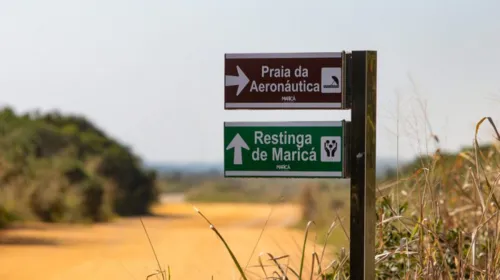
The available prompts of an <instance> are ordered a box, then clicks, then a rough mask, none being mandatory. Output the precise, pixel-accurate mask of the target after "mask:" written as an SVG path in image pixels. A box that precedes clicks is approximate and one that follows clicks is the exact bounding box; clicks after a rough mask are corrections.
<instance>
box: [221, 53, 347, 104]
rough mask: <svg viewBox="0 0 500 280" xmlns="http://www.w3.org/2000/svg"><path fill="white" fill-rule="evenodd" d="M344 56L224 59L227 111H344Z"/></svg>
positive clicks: (241, 56) (240, 56)
mask: <svg viewBox="0 0 500 280" xmlns="http://www.w3.org/2000/svg"><path fill="white" fill-rule="evenodd" d="M344 61H345V60H344V53H343V52H337V53H264V54H226V55H225V65H224V68H225V69H224V72H225V73H224V74H225V90H224V96H225V102H224V104H225V106H224V108H225V109H344V108H345V106H344V103H345V98H344V96H345V62H344Z"/></svg>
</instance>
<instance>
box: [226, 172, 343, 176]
mask: <svg viewBox="0 0 500 280" xmlns="http://www.w3.org/2000/svg"><path fill="white" fill-rule="evenodd" d="M225 174H226V176H248V177H298V176H304V177H342V172H338V171H226V172H225Z"/></svg>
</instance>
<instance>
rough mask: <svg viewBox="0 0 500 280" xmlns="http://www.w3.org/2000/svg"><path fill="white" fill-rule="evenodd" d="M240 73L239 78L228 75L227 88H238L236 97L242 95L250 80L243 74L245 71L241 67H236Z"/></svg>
mask: <svg viewBox="0 0 500 280" xmlns="http://www.w3.org/2000/svg"><path fill="white" fill-rule="evenodd" d="M236 70H237V71H238V76H228V75H226V87H228V86H238V91H236V96H238V95H240V93H241V91H242V90H243V89H244V88H245V86H246V85H247V84H248V82H249V80H248V77H247V75H245V73H243V70H241V68H240V67H239V66H236Z"/></svg>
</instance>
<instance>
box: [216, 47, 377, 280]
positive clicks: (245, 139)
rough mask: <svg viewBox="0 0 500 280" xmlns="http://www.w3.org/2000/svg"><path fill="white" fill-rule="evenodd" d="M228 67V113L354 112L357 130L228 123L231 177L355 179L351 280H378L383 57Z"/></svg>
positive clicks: (252, 60)
mask: <svg viewBox="0 0 500 280" xmlns="http://www.w3.org/2000/svg"><path fill="white" fill-rule="evenodd" d="M224 66H225V69H224V72H225V74H224V75H225V83H224V86H225V87H224V108H225V109H226V110H230V109H337V110H342V109H350V110H351V121H350V122H347V121H326V122H243V123H237V122H226V123H224V176H225V177H290V178H350V181H351V219H350V235H351V237H350V279H354V280H358V279H360V280H361V279H363V280H366V279H375V225H376V219H375V199H376V194H375V188H376V185H375V184H376V178H375V174H376V173H375V169H376V166H375V158H376V125H377V121H376V113H377V102H376V97H377V52H376V51H353V52H352V53H349V54H346V53H345V52H337V53H281V54H280V53H263V54H226V55H225V59H224Z"/></svg>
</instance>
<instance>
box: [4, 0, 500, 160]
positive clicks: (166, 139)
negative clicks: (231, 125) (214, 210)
mask: <svg viewBox="0 0 500 280" xmlns="http://www.w3.org/2000/svg"><path fill="white" fill-rule="evenodd" d="M471 3H472V2H470V1H430V0H424V1H411V2H409V1H292V0H287V1H277V0H273V1H200V0H197V1H158V0H148V1H139V0H134V1H132V0H122V1H118V0H100V1H83V0H82V1H67V0H64V1H63V0H59V1H53V0H44V1H27V0H25V1H21V0H19V1H1V2H0V38H1V39H0V40H1V43H0V105H10V106H13V107H14V108H15V109H16V110H18V111H26V110H31V109H34V108H41V109H43V110H49V109H54V108H57V109H59V110H61V111H63V112H69V113H78V114H84V115H86V116H88V117H89V118H90V119H91V120H92V121H94V122H96V123H97V124H98V125H99V126H100V127H102V128H103V129H105V130H106V131H107V132H108V133H109V134H110V135H112V136H114V137H117V138H119V139H120V140H121V141H122V142H124V143H126V144H127V145H130V146H132V148H133V149H134V151H135V152H136V153H138V154H139V155H141V156H142V157H143V158H144V159H146V160H149V161H179V162H191V161H201V162H213V161H221V160H222V156H223V154H222V153H223V144H222V133H223V130H222V125H223V122H224V121H282V120H294V121H300V120H304V121H314V120H339V119H344V118H345V119H347V120H349V113H348V112H347V111H346V112H339V111H320V112H317V111H315V112H311V111H298V110H294V111H285V112H284V111H258V112H253V111H224V109H223V100H224V99H223V90H224V89H223V86H224V84H223V78H224V77H223V75H224V73H223V63H224V61H223V58H224V53H231V52H330V51H333V52H335V51H341V50H346V51H350V50H356V49H373V50H377V51H378V59H379V68H378V71H379V72H378V75H379V76H378V106H379V107H378V126H377V128H378V135H377V142H378V143H377V153H378V156H381V157H394V156H396V151H397V149H396V143H397V141H396V139H397V137H396V131H397V129H396V123H397V122H396V120H397V119H399V135H400V137H399V153H400V156H401V157H403V158H409V157H411V156H413V155H414V154H415V153H419V152H425V151H426V150H430V151H431V150H432V149H433V148H434V146H432V145H430V146H428V147H426V139H428V138H429V137H428V134H429V132H427V133H426V132H425V118H424V107H425V111H426V115H427V117H428V118H429V122H430V124H431V128H432V131H433V132H434V133H435V134H437V135H438V136H439V137H440V138H441V140H442V143H441V146H442V147H443V148H444V149H450V150H455V149H458V148H460V147H461V146H462V145H468V144H470V143H471V141H472V139H473V136H474V127H475V124H476V122H477V121H479V119H480V118H481V117H483V116H491V117H492V118H493V119H494V120H495V121H497V122H498V121H499V120H500V84H499V81H500V70H499V69H498V65H500V51H499V50H500V36H499V34H500V17H498V11H499V10H500V2H499V1H486V0H484V1H481V2H477V3H474V4H471ZM410 77H411V79H410ZM412 80H413V82H412ZM398 96H399V97H398ZM398 100H399V103H398ZM419 100H420V101H419ZM398 104H399V115H398ZM421 104H424V105H425V106H421ZM480 135H481V141H489V140H491V139H492V137H491V130H490V129H487V128H486V126H485V127H484V129H482V132H481V134H480Z"/></svg>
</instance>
